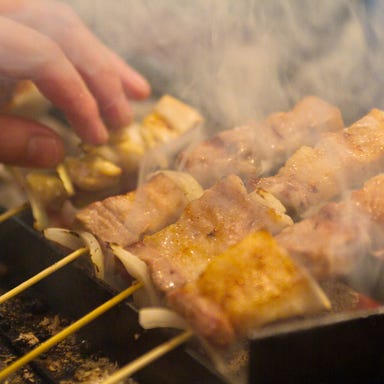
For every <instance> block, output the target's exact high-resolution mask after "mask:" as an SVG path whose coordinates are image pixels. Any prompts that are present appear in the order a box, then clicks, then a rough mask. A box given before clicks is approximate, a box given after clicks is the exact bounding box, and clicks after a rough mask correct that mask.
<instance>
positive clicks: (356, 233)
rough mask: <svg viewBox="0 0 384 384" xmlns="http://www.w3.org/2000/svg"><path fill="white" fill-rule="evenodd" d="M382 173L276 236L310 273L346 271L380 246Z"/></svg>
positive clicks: (383, 246) (382, 246) (383, 225)
mask: <svg viewBox="0 0 384 384" xmlns="http://www.w3.org/2000/svg"><path fill="white" fill-rule="evenodd" d="M383 196H384V174H380V175H378V176H375V177H373V178H372V179H370V180H368V181H367V182H366V183H365V184H364V186H363V188H362V189H360V190H357V191H355V192H352V193H351V195H350V196H349V197H348V198H345V199H344V200H342V201H341V202H339V203H336V202H331V203H328V204H326V205H325V206H324V207H322V209H321V210H320V211H319V212H317V213H316V214H314V215H313V216H311V217H309V218H307V219H305V220H303V221H300V222H298V223H295V224H294V225H292V226H291V227H289V228H285V229H284V230H283V231H282V232H281V233H280V234H278V235H277V236H276V240H277V242H278V243H279V245H281V246H282V247H284V248H285V249H286V250H287V251H288V252H289V254H290V255H291V256H292V257H293V258H294V260H296V261H298V262H299V263H300V264H302V265H304V266H305V267H306V268H307V269H308V270H309V271H310V272H311V274H312V275H313V276H315V277H316V278H318V279H324V278H327V277H329V276H337V275H346V274H348V273H349V272H350V270H351V268H354V266H355V265H357V263H358V262H359V261H360V259H361V258H364V257H366V255H367V254H373V253H375V251H377V250H381V249H384V238H383V236H382V233H383V229H384V199H383Z"/></svg>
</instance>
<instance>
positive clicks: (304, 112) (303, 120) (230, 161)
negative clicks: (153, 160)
mask: <svg viewBox="0 0 384 384" xmlns="http://www.w3.org/2000/svg"><path fill="white" fill-rule="evenodd" d="M342 128H343V120H342V117H341V113H340V111H339V109H338V108H336V107H334V106H332V105H330V104H328V103H326V102H325V101H323V100H321V99H319V98H317V97H315V96H308V97H305V98H304V99H302V100H301V101H300V102H299V103H298V104H297V105H296V106H295V107H294V108H293V109H292V110H291V111H289V112H280V113H275V114H273V115H271V116H270V117H268V118H267V119H266V120H264V121H263V122H262V123H259V124H257V123H250V124H248V125H244V126H240V127H237V128H235V129H231V130H226V131H223V132H221V133H219V134H217V135H216V136H214V137H213V138H211V139H208V140H206V141H204V142H202V143H200V144H198V145H197V146H196V147H195V148H193V149H191V150H189V151H186V152H184V153H183V154H182V156H181V159H180V164H181V167H182V168H181V169H183V170H185V171H187V172H189V173H191V174H192V175H193V176H194V177H195V178H196V180H198V181H199V182H200V184H202V185H203V186H204V187H208V186H211V185H213V184H214V183H215V182H216V181H217V180H219V179H220V178H221V177H222V176H225V175H228V174H231V173H234V174H237V175H238V176H240V177H241V178H243V179H244V180H245V179H247V178H248V177H250V176H259V175H261V174H265V173H267V172H270V171H272V170H274V169H276V168H278V167H279V166H281V165H282V164H283V163H284V161H285V160H286V158H287V157H288V156H290V155H291V154H292V153H293V152H294V151H295V150H296V149H297V148H298V147H299V146H301V145H311V144H313V143H316V142H317V141H318V140H319V138H320V137H321V136H322V134H323V133H324V132H327V131H332V132H333V131H339V130H341V129H342Z"/></svg>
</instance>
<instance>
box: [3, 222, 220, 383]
mask: <svg viewBox="0 0 384 384" xmlns="http://www.w3.org/2000/svg"><path fill="white" fill-rule="evenodd" d="M29 223H30V219H29V218H28V217H27V216H26V215H23V217H22V218H21V219H18V218H12V219H10V220H8V221H6V222H4V223H3V224H1V225H0V244H1V253H0V262H1V263H2V264H3V266H5V269H6V272H5V274H4V275H3V277H2V278H1V285H2V287H3V288H6V289H7V288H10V287H13V286H15V285H17V284H18V283H20V282H22V281H24V280H25V279H26V278H29V277H31V276H32V275H34V274H35V273H37V272H39V271H40V270H42V269H44V268H45V267H47V266H49V265H51V264H52V263H53V262H54V261H56V260H58V259H59V258H60V257H62V255H63V254H64V253H62V252H61V251H60V250H59V249H58V248H56V247H54V246H52V245H51V244H50V243H48V242H47V241H46V240H45V239H44V238H43V237H42V236H41V235H40V234H39V233H38V232H36V231H35V230H33V229H31V226H30V224H29ZM114 294H115V292H114V291H113V290H112V289H111V288H110V287H108V286H106V285H104V284H102V282H100V281H98V280H96V279H94V278H93V277H92V276H90V274H89V273H87V272H86V271H85V270H84V269H83V268H81V267H78V266H77V265H74V264H70V265H68V266H66V267H64V268H63V269H61V270H59V271H57V272H55V273H54V274H53V275H52V276H50V277H48V278H46V279H44V280H42V281H41V282H39V283H38V284H36V285H35V286H34V287H33V288H31V289H30V290H28V292H27V295H28V296H25V295H24V297H23V299H22V300H23V301H24V302H28V300H29V299H26V297H30V298H31V299H30V300H34V301H35V302H41V303H42V304H41V305H42V308H43V307H44V311H49V312H50V313H52V314H58V315H59V317H60V318H62V319H65V320H63V321H64V322H65V321H67V320H66V319H70V320H76V319H78V318H80V317H81V316H84V315H85V314H86V313H88V312H89V311H90V310H92V309H94V308H96V307H97V306H98V305H100V304H102V303H104V302H105V301H106V300H108V299H110V298H111V297H112V296H113V295H114ZM11 300H14V299H11ZM10 303H11V301H10ZM39 305H40V304H39ZM0 316H2V317H3V319H2V320H3V321H1V322H0V329H1V330H2V332H3V334H4V333H5V334H6V335H7V334H8V335H9V334H10V330H9V326H8V325H7V321H6V316H7V315H6V313H5V311H4V307H3V306H1V307H0ZM7 328H8V329H7ZM173 335H174V332H172V331H171V330H149V331H144V330H143V329H142V328H141V327H140V326H139V324H138V321H137V312H136V311H135V310H134V308H133V307H132V306H131V305H130V304H129V303H123V304H120V305H118V306H117V307H115V308H113V309H112V310H110V311H108V312H107V313H105V314H104V315H102V316H101V317H100V318H98V319H96V320H95V321H93V322H92V323H91V324H89V325H88V326H86V327H85V328H83V329H82V330H81V331H79V332H77V333H76V340H77V343H80V344H83V347H80V350H81V349H82V350H83V354H85V355H87V356H89V357H90V358H94V356H97V357H108V358H109V359H110V361H111V362H116V363H117V364H118V365H124V364H127V363H128V362H130V361H132V360H133V359H135V358H137V357H139V356H141V355H142V354H143V353H145V352H147V351H148V350H150V349H152V348H154V347H156V346H157V345H159V344H160V343H161V342H164V341H166V340H168V339H169V338H170V337H172V336H173ZM3 336H4V335H3ZM3 338H4V337H3ZM11 338H14V337H11ZM16 344H17V343H16ZM84 345H86V348H85V347H84ZM15 352H24V351H15ZM49 353H50V351H49V352H47V355H48V354H49ZM135 379H136V380H137V381H138V382H139V383H140V384H146V383H148V384H153V383H164V384H173V383H175V384H176V383H177V384H179V383H202V384H204V383H207V384H208V383H209V384H222V383H223V380H222V379H221V378H220V377H219V376H218V375H217V374H216V373H214V372H213V371H211V369H210V368H209V367H207V366H205V365H203V364H202V362H201V361H198V359H197V358H196V357H193V356H192V354H191V353H189V351H188V347H180V348H178V349H177V350H175V351H172V352H171V353H169V354H167V355H166V356H164V357H163V358H161V359H159V360H158V361H156V362H154V363H152V364H150V365H149V366H147V367H146V368H145V369H143V370H141V371H140V372H138V373H137V374H136V375H135ZM41 380H43V381H42V382H43V383H46V382H47V383H50V382H52V381H48V379H47V378H42V379H41ZM37 382H38V381H37ZM53 382H54V381H53Z"/></svg>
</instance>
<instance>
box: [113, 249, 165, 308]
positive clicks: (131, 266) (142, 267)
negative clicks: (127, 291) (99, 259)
mask: <svg viewBox="0 0 384 384" xmlns="http://www.w3.org/2000/svg"><path fill="white" fill-rule="evenodd" d="M111 249H112V252H113V254H114V255H115V256H116V257H117V258H118V259H119V260H120V261H121V262H122V264H123V265H124V267H125V269H126V270H127V272H128V273H129V274H130V275H131V276H132V277H133V278H135V279H137V280H139V281H141V282H142V283H143V284H144V289H145V290H146V292H147V294H148V298H149V302H150V304H151V305H155V304H157V303H158V302H159V298H158V296H157V293H156V291H155V288H154V286H153V284H152V280H151V277H150V275H149V272H148V267H147V264H145V263H144V261H142V260H140V259H139V258H138V257H137V256H135V255H134V254H133V253H131V252H129V251H127V250H126V249H124V248H122V247H120V246H118V245H114V244H111Z"/></svg>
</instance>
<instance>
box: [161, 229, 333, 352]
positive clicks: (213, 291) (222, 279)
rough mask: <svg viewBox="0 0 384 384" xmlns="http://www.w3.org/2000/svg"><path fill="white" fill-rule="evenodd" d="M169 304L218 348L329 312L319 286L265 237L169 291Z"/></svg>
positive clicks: (257, 236) (248, 240) (250, 239)
mask: <svg viewBox="0 0 384 384" xmlns="http://www.w3.org/2000/svg"><path fill="white" fill-rule="evenodd" d="M168 302H169V304H170V305H171V306H172V307H173V308H174V309H175V310H176V311H177V312H178V313H180V314H181V315H182V316H184V318H185V319H186V320H187V321H188V323H189V324H190V325H191V326H192V327H193V328H194V329H195V330H196V332H197V334H198V335H199V336H201V337H203V338H204V339H205V340H207V341H209V342H210V343H212V344H213V345H216V346H229V345H230V344H232V343H233V342H234V341H236V340H238V339H239V338H243V337H246V336H248V335H249V334H250V333H251V332H252V331H254V330H255V329H257V328H259V327H261V326H263V325H265V324H267V323H270V322H273V321H276V320H282V319H285V318H289V317H294V316H299V315H304V314H311V313H316V312H319V311H324V310H327V309H329V308H330V303H329V301H328V299H327V297H326V296H325V294H324V293H323V292H322V290H321V289H320V288H319V286H318V285H317V283H316V282H315V281H314V280H313V279H312V278H311V277H310V276H309V275H308V274H307V273H306V272H305V271H304V270H303V269H301V268H300V267H298V266H297V265H296V264H295V263H294V262H293V261H292V260H291V258H290V257H289V255H288V253H287V252H286V251H285V250H284V249H283V248H281V247H279V246H278V244H277V243H276V241H275V240H274V239H273V237H272V236H271V235H270V234H268V233H267V232H264V231H260V232H256V233H252V234H250V235H248V236H246V237H245V238H244V239H243V240H241V241H240V242H239V243H238V244H235V245H233V246H232V247H230V248H229V249H227V250H226V251H225V252H223V253H222V254H220V255H217V256H216V257H215V258H214V259H213V260H212V261H210V262H209V264H208V265H207V267H206V268H205V270H204V271H203V272H202V273H201V274H200V276H199V277H198V278H197V279H196V280H194V281H191V282H189V283H187V284H185V285H184V286H182V287H180V288H176V289H173V290H172V291H170V292H169V294H168Z"/></svg>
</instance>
